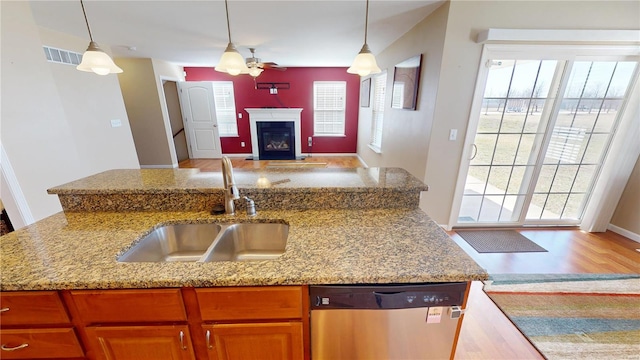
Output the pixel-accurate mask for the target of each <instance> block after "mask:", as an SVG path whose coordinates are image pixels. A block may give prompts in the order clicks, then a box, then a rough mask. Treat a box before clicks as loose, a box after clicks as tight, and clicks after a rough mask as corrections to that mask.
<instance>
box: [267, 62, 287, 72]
mask: <svg viewBox="0 0 640 360" xmlns="http://www.w3.org/2000/svg"><path fill="white" fill-rule="evenodd" d="M262 67H263V68H265V69H271V70H278V71H285V70H287V68H286V67H283V66H279V65H278V64H276V63H274V62H265V63H262Z"/></svg>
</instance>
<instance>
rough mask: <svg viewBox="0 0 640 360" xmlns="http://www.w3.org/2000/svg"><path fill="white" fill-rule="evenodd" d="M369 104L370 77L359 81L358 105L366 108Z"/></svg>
mask: <svg viewBox="0 0 640 360" xmlns="http://www.w3.org/2000/svg"><path fill="white" fill-rule="evenodd" d="M370 105H371V78H367V79H364V80H362V81H361V82H360V107H365V108H368V107H369V106H370Z"/></svg>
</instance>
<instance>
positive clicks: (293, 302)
mask: <svg viewBox="0 0 640 360" xmlns="http://www.w3.org/2000/svg"><path fill="white" fill-rule="evenodd" d="M0 300H1V303H0V308H1V309H2V311H1V312H0V324H1V326H2V328H0V336H1V339H2V341H1V343H2V344H1V345H2V346H1V348H0V358H2V359H26V358H29V359H44V358H47V359H60V358H64V359H73V358H83V357H86V358H87V359H90V360H103V359H105V360H106V359H108V360H121V359H126V360H129V359H142V360H144V359H154V360H155V359H203V360H204V359H212V360H213V359H215V360H235V359H241V360H244V359H273V360H289V359H296V360H298V359H309V317H308V314H309V308H308V302H309V301H308V293H307V287H305V286H254V287H219V288H198V289H194V288H181V289H175V288H171V289H126V290H65V291H60V292H56V291H17V292H2V293H0Z"/></svg>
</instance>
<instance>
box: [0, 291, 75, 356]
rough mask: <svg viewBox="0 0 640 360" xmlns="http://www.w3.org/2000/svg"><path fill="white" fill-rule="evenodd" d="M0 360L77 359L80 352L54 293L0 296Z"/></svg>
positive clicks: (24, 292) (58, 299)
mask: <svg viewBox="0 0 640 360" xmlns="http://www.w3.org/2000/svg"><path fill="white" fill-rule="evenodd" d="M0 339H1V342H2V344H1V345H0V358H2V359H56V358H65V359H69V358H81V357H83V356H84V351H83V348H82V346H81V345H80V341H79V340H78V337H77V336H76V333H75V331H74V328H73V325H72V323H71V320H70V318H69V316H68V315H67V311H66V309H65V306H64V304H63V303H62V300H61V299H60V297H59V295H58V293H57V292H55V291H16V292H2V293H0Z"/></svg>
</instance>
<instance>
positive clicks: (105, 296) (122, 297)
mask: <svg viewBox="0 0 640 360" xmlns="http://www.w3.org/2000/svg"><path fill="white" fill-rule="evenodd" d="M71 297H72V298H73V302H74V304H75V306H76V308H77V309H78V313H79V314H80V317H81V318H82V319H83V321H84V322H85V323H87V324H95V323H114V322H124V323H133V322H162V321H186V320H187V314H186V312H185V309H184V303H183V301H182V295H181V293H180V289H151V290H148V289H144V290H83V291H71Z"/></svg>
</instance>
